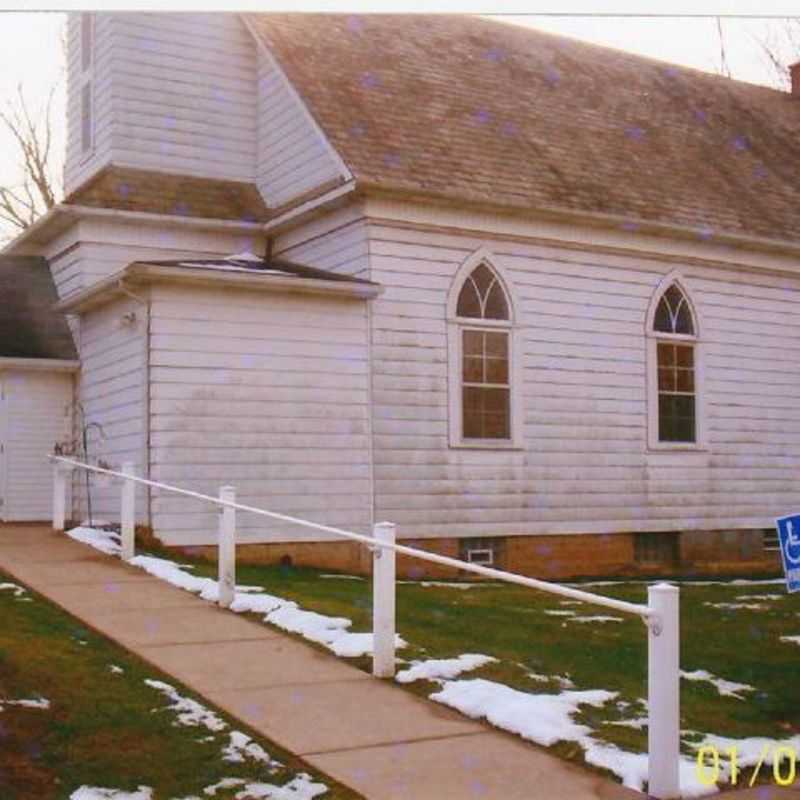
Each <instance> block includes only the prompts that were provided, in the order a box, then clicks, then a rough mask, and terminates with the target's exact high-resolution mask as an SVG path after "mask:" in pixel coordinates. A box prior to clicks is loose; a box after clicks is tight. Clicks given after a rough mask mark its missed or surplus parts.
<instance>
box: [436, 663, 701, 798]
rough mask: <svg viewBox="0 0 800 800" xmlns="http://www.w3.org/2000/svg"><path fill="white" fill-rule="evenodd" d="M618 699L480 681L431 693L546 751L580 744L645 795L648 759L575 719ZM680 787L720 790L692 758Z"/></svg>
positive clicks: (684, 762) (691, 793) (683, 767)
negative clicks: (559, 745)
mask: <svg viewBox="0 0 800 800" xmlns="http://www.w3.org/2000/svg"><path fill="white" fill-rule="evenodd" d="M616 697H617V693H616V692H609V691H606V690H604V689H595V690H591V691H580V692H572V691H567V692H562V693H561V694H558V695H542V694H540V695H536V694H528V693H527V692H520V691H518V690H517V689H511V688H510V687H508V686H504V685H503V684H499V683H494V682H492V681H486V680H483V679H481V678H475V679H473V680H462V681H451V682H449V683H445V685H444V688H443V689H442V690H441V691H440V692H436V693H434V694H432V695H431V699H432V700H436V701H437V702H439V703H443V704H444V705H447V706H450V707H451V708H455V709H456V710H457V711H460V712H461V713H462V714H466V715H467V716H468V717H472V718H473V719H481V718H485V719H486V720H487V721H488V722H490V723H491V724H492V725H495V726H496V727H498V728H502V729H503V730H507V731H511V732H512V733H516V734H518V735H519V736H522V737H523V738H524V739H529V740H530V741H533V742H536V743H537V744H541V745H543V746H545V747H549V746H551V745H553V744H555V743H556V742H558V741H573V742H576V743H577V744H579V745H580V746H581V747H582V748H583V749H584V751H585V758H586V761H587V762H588V763H590V764H593V765H595V766H598V767H603V768H605V769H608V770H610V771H611V772H613V773H614V774H615V775H617V776H619V777H620V778H621V780H622V782H623V784H624V785H625V786H628V787H629V788H632V789H636V790H638V791H643V788H644V784H645V782H646V780H647V772H648V757H647V755H646V754H644V753H631V752H627V751H624V750H620V749H619V748H618V747H615V746H614V745H612V744H607V743H605V742H600V741H598V740H597V739H594V738H593V737H592V736H591V733H592V731H591V729H589V728H588V727H586V726H585V725H580V724H578V723H576V722H575V721H574V720H573V719H572V716H573V714H575V713H576V712H577V711H578V708H579V707H580V706H582V705H591V706H594V707H596V708H599V707H601V706H603V705H604V704H605V703H607V702H608V701H610V700H613V699H614V698H616ZM680 785H681V794H682V795H683V797H699V796H700V795H703V794H711V793H712V792H714V791H716V788H715V787H708V786H705V785H703V784H702V783H700V780H699V778H698V776H697V770H696V765H695V762H694V760H693V759H687V758H681V761H680Z"/></svg>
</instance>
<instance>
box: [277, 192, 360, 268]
mask: <svg viewBox="0 0 800 800" xmlns="http://www.w3.org/2000/svg"><path fill="white" fill-rule="evenodd" d="M275 254H276V255H279V256H281V257H283V258H287V259H289V260H290V261H295V262H297V263H299V264H308V265H310V266H313V267H317V268H319V269H327V270H330V271H331V272H339V273H342V274H345V275H351V276H353V277H356V278H365V277H367V275H368V273H369V239H368V230H367V219H366V216H365V215H364V211H363V208H362V207H361V205H360V204H350V205H348V206H346V207H344V208H342V209H339V210H337V211H334V212H332V213H329V214H326V215H324V216H320V217H317V218H316V219H312V220H311V221H309V222H308V223H306V224H305V225H302V226H300V227H299V228H297V229H295V230H292V231H290V232H288V233H285V234H283V235H281V236H279V237H278V238H277V239H276V241H275Z"/></svg>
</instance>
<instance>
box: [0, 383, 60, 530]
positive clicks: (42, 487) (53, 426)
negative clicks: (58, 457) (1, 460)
mask: <svg viewBox="0 0 800 800" xmlns="http://www.w3.org/2000/svg"><path fill="white" fill-rule="evenodd" d="M0 384H2V386H3V391H4V394H5V407H6V408H5V413H6V414H7V418H6V420H7V421H6V433H5V459H6V464H7V476H6V496H5V504H4V507H3V509H2V514H0V516H2V518H3V519H4V520H7V521H20V522H21V521H42V520H48V519H52V497H53V481H52V475H53V469H52V465H51V463H50V461H49V460H48V458H47V456H48V454H50V453H52V452H53V447H54V445H55V444H56V442H60V441H63V440H64V439H65V438H67V437H68V436H69V433H70V419H71V416H70V415H71V408H70V406H71V403H72V375H71V374H65V373H54V374H51V373H46V372H23V371H11V370H9V371H0Z"/></svg>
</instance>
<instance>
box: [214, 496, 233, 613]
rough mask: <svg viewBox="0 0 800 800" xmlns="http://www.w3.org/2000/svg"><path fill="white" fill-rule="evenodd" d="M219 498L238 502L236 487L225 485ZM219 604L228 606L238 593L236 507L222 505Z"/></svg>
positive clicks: (218, 557)
mask: <svg viewBox="0 0 800 800" xmlns="http://www.w3.org/2000/svg"><path fill="white" fill-rule="evenodd" d="M219 499H220V500H224V501H225V502H226V503H235V502H236V489H234V488H233V486H223V487H222V488H221V489H220V490H219ZM218 553H219V554H218V556H217V561H218V569H219V604H220V606H222V607H223V608H228V606H230V604H231V603H232V602H233V598H234V596H235V594H236V509H235V508H230V506H222V507H221V513H220V518H219V551H218Z"/></svg>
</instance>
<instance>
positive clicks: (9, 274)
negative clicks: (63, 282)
mask: <svg viewBox="0 0 800 800" xmlns="http://www.w3.org/2000/svg"><path fill="white" fill-rule="evenodd" d="M0 297H1V298H2V303H0V358H36V359H66V360H70V361H72V360H74V359H76V358H77V357H78V356H77V353H76V351H75V343H74V342H73V340H72V334H71V333H70V330H69V327H68V325H67V321H66V319H65V318H64V316H63V315H62V314H59V313H57V312H56V311H54V310H53V306H54V304H55V303H56V302H57V301H58V295H57V294H56V288H55V286H54V284H53V278H52V276H51V274H50V266H49V265H48V263H47V261H46V260H45V259H44V258H41V257H39V256H0Z"/></svg>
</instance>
